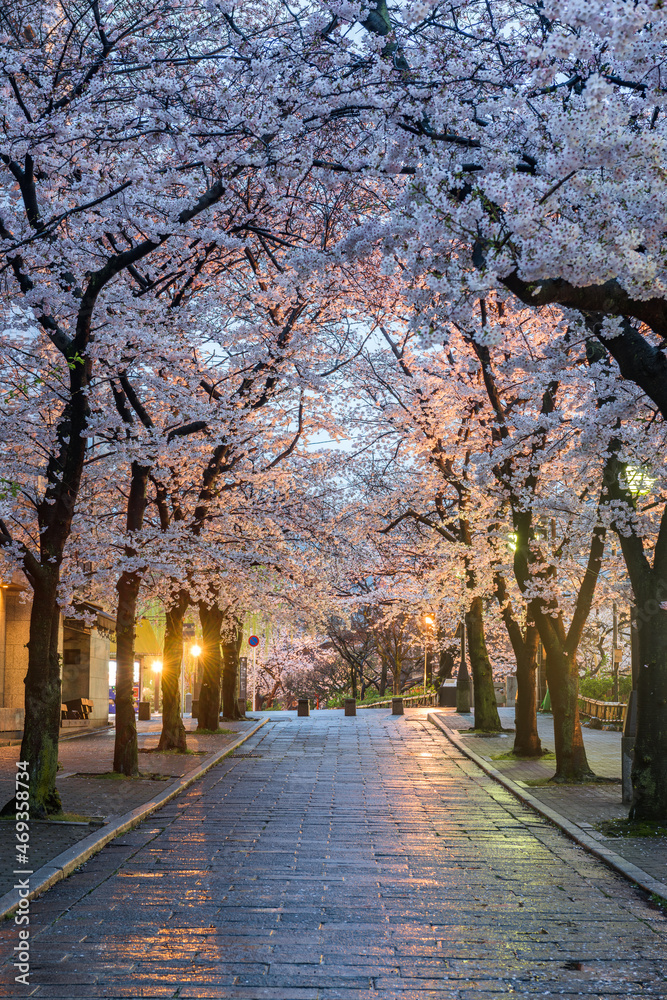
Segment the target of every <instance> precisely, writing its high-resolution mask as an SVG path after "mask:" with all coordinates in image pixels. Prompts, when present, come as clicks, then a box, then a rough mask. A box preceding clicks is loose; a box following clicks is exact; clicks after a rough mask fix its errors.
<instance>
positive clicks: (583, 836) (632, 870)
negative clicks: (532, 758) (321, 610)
mask: <svg viewBox="0 0 667 1000" xmlns="http://www.w3.org/2000/svg"><path fill="white" fill-rule="evenodd" d="M426 718H427V720H428V722H430V723H431V724H432V725H434V726H435V727H436V728H437V729H439V730H440V731H441V732H442V733H444V735H445V736H446V737H447V739H448V740H449V741H450V743H453V744H454V746H455V747H456V748H457V750H460V751H461V753H462V754H463V755H464V757H467V758H468V759H469V760H472V761H473V762H474V763H475V764H477V766H478V767H480V768H481V769H482V771H484V772H485V773H486V774H488V775H489V777H490V778H493V780H494V781H497V782H498V783H499V784H500V785H503V786H504V787H505V788H506V789H507V790H508V791H509V792H511V793H512V794H513V795H515V796H516V798H517V799H519V801H520V802H523V803H524V805H527V806H529V807H530V808H531V809H533V810H534V811H535V812H537V813H539V814H540V815H541V816H544V818H545V819H548V820H549V822H551V823H553V824H554V825H555V826H557V827H559V828H560V829H561V830H562V831H563V833H565V834H567V836H568V837H570V839H571V840H574V841H575V842H576V843H577V844H579V846H580V847H583V848H584V850H585V851H588V853H589V854H593V855H594V856H595V857H596V858H597V859H598V860H599V861H602V862H603V863H604V864H605V865H607V866H608V867H609V868H613V870H614V871H615V872H617V873H618V874H619V875H622V876H623V877H624V878H626V879H628V881H630V882H632V883H633V885H636V886H639V888H640V889H643V890H644V891H645V892H648V893H650V894H651V895H654V896H659V897H660V899H663V900H664V901H665V902H667V886H666V885H665V884H664V883H663V882H658V880H657V879H655V878H653V876H652V875H649V874H648V872H645V871H643V870H642V869H641V868H638V867H637V866H636V865H633V864H632V863H631V862H630V861H626V860H625V858H623V857H621V855H620V854H617V853H616V851H612V850H611V849H610V848H608V847H604V846H602V845H601V844H599V843H598V842H597V841H596V840H594V839H593V837H591V836H590V835H589V834H588V833H586V831H585V830H583V829H582V828H581V827H580V826H577V824H576V823H573V822H572V821H571V820H569V819H566V818H565V816H561V814H560V813H558V812H556V811H555V809H551V808H550V807H549V806H546V805H545V804H544V803H543V802H540V800H539V799H537V798H535V796H534V795H531V794H530V793H529V792H527V791H525V789H523V788H522V787H521V786H520V785H517V784H516V782H514V781H512V780H511V778H507V777H506V776H505V775H504V774H503V773H502V772H501V771H499V770H498V769H497V768H496V767H492V766H491V765H490V764H489V762H488V761H486V760H484V758H483V757H480V756H479V755H478V754H476V753H475V751H474V750H471V749H470V748H469V747H467V746H466V745H465V744H464V742H463V740H462V739H461V738H460V736H459V735H458V734H457V733H456V731H455V730H452V729H449V728H448V727H447V726H446V725H445V723H444V722H443V721H442V719H440V718H439V717H438V716H437V715H436V714H435V713H434V712H429V713H428V715H427V716H426ZM0 902H1V901H0Z"/></svg>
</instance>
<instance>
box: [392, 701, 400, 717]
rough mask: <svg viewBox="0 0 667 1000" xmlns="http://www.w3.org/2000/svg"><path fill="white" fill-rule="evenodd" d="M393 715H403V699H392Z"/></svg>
mask: <svg viewBox="0 0 667 1000" xmlns="http://www.w3.org/2000/svg"><path fill="white" fill-rule="evenodd" d="M391 714H392V715H403V699H402V698H392V699H391Z"/></svg>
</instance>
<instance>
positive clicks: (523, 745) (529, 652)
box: [494, 571, 542, 757]
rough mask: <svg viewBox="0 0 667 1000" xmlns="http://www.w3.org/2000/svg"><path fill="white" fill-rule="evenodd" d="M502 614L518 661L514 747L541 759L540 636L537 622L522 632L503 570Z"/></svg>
mask: <svg viewBox="0 0 667 1000" xmlns="http://www.w3.org/2000/svg"><path fill="white" fill-rule="evenodd" d="M494 584H495V588H496V597H497V599H498V604H499V605H500V614H501V616H502V619H503V622H504V623H505V628H506V629H507V634H508V636H509V639H510V642H511V643H512V650H513V651H514V660H515V662H516V685H517V693H516V705H515V706H514V731H515V735H514V747H513V751H514V753H515V754H518V755H520V756H521V757H539V756H541V754H542V743H541V741H540V737H539V736H538V733H537V684H536V681H537V647H538V645H539V638H540V637H539V633H538V631H537V627H536V625H535V624H534V623H532V622H530V623H528V624H527V625H526V627H525V630H524V629H522V627H521V625H520V624H519V622H518V620H517V619H516V618H515V616H514V611H513V609H512V602H511V600H510V596H509V592H508V589H507V581H506V580H505V577H504V576H503V574H502V573H501V572H500V571H497V572H496V573H495V574H494Z"/></svg>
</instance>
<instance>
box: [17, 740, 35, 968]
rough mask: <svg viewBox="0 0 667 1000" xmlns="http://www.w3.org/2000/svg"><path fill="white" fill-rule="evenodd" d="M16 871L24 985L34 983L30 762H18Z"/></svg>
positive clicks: (18, 958) (19, 965) (20, 955)
mask: <svg viewBox="0 0 667 1000" xmlns="http://www.w3.org/2000/svg"><path fill="white" fill-rule="evenodd" d="M14 835H15V845H14V847H15V854H14V857H15V864H16V868H15V869H14V875H21V876H23V878H17V880H16V883H15V885H14V888H15V889H16V890H17V892H18V894H19V905H18V909H17V910H16V913H15V914H14V923H15V924H16V926H17V927H18V937H19V940H18V944H15V945H14V962H13V965H14V968H15V969H16V970H17V973H18V975H16V976H14V981H15V982H17V983H22V984H23V985H24V986H29V985H30V980H29V976H30V930H29V928H30V900H29V899H28V896H29V895H30V876H31V875H32V869H31V868H29V867H28V865H29V864H30V859H29V854H30V772H29V770H28V762H27V761H25V760H18V761H17V762H16V827H15V831H14Z"/></svg>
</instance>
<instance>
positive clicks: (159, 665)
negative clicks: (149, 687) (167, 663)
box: [152, 660, 162, 674]
mask: <svg viewBox="0 0 667 1000" xmlns="http://www.w3.org/2000/svg"><path fill="white" fill-rule="evenodd" d="M152 669H153V670H154V671H155V673H156V674H158V673H159V672H160V671H161V670H162V660H153V668H152Z"/></svg>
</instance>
